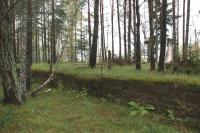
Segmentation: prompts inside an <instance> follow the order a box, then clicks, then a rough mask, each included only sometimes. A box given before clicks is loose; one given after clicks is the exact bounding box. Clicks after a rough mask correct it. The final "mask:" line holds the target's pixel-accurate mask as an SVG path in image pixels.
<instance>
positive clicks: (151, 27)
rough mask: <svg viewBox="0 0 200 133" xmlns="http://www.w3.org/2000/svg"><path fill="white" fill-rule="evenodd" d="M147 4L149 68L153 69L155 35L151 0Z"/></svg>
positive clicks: (154, 63)
mask: <svg viewBox="0 0 200 133" xmlns="http://www.w3.org/2000/svg"><path fill="white" fill-rule="evenodd" d="M148 5H149V31H150V39H149V45H150V70H151V71H153V70H155V65H156V62H155V57H154V56H155V37H154V25H153V15H154V14H153V13H154V12H153V0H148Z"/></svg>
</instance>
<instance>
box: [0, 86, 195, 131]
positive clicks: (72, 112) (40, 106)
mask: <svg viewBox="0 0 200 133" xmlns="http://www.w3.org/2000/svg"><path fill="white" fill-rule="evenodd" d="M36 86H38V84H34V85H33V88H35V87H36ZM46 90H48V88H47V89H46ZM0 99H1V103H0V133H198V132H195V131H191V130H190V129H187V128H185V127H184V126H183V125H181V124H176V123H171V122H169V121H165V120H163V119H164V116H161V115H158V114H154V113H149V114H148V115H147V116H145V117H139V116H137V117H131V116H130V115H129V110H128V107H127V106H121V105H117V104H114V103H111V102H108V101H106V100H105V99H97V98H94V97H90V96H88V95H87V93H85V92H84V93H83V92H76V91H73V90H71V89H66V88H65V87H64V86H59V87H58V88H54V89H52V90H51V91H49V92H47V91H43V92H41V93H40V94H39V95H38V96H37V97H35V98H30V99H28V101H27V102H26V103H25V104H23V105H21V106H14V105H6V106H4V105H3V103H2V99H3V96H2V89H0Z"/></svg>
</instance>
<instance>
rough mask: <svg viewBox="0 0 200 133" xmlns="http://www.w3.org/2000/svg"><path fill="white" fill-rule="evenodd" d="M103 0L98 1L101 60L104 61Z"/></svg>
mask: <svg viewBox="0 0 200 133" xmlns="http://www.w3.org/2000/svg"><path fill="white" fill-rule="evenodd" d="M103 8H104V7H103V0H101V2H100V16H101V58H102V61H103V62H104V61H105V58H104V57H105V56H104V35H103V31H104V25H103Z"/></svg>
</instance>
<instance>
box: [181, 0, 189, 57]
mask: <svg viewBox="0 0 200 133" xmlns="http://www.w3.org/2000/svg"><path fill="white" fill-rule="evenodd" d="M189 31H190V0H188V3H187V22H186V34H185V45H184V46H185V48H184V51H183V61H185V60H186V59H187V54H188V45H189Z"/></svg>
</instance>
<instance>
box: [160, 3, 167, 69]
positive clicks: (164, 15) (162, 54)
mask: <svg viewBox="0 0 200 133" xmlns="http://www.w3.org/2000/svg"><path fill="white" fill-rule="evenodd" d="M166 20H167V0H162V10H161V21H160V24H161V25H160V27H161V35H160V59H159V64H158V70H159V71H164V68H165V49H166V36H167V35H166V32H167V26H166Z"/></svg>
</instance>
